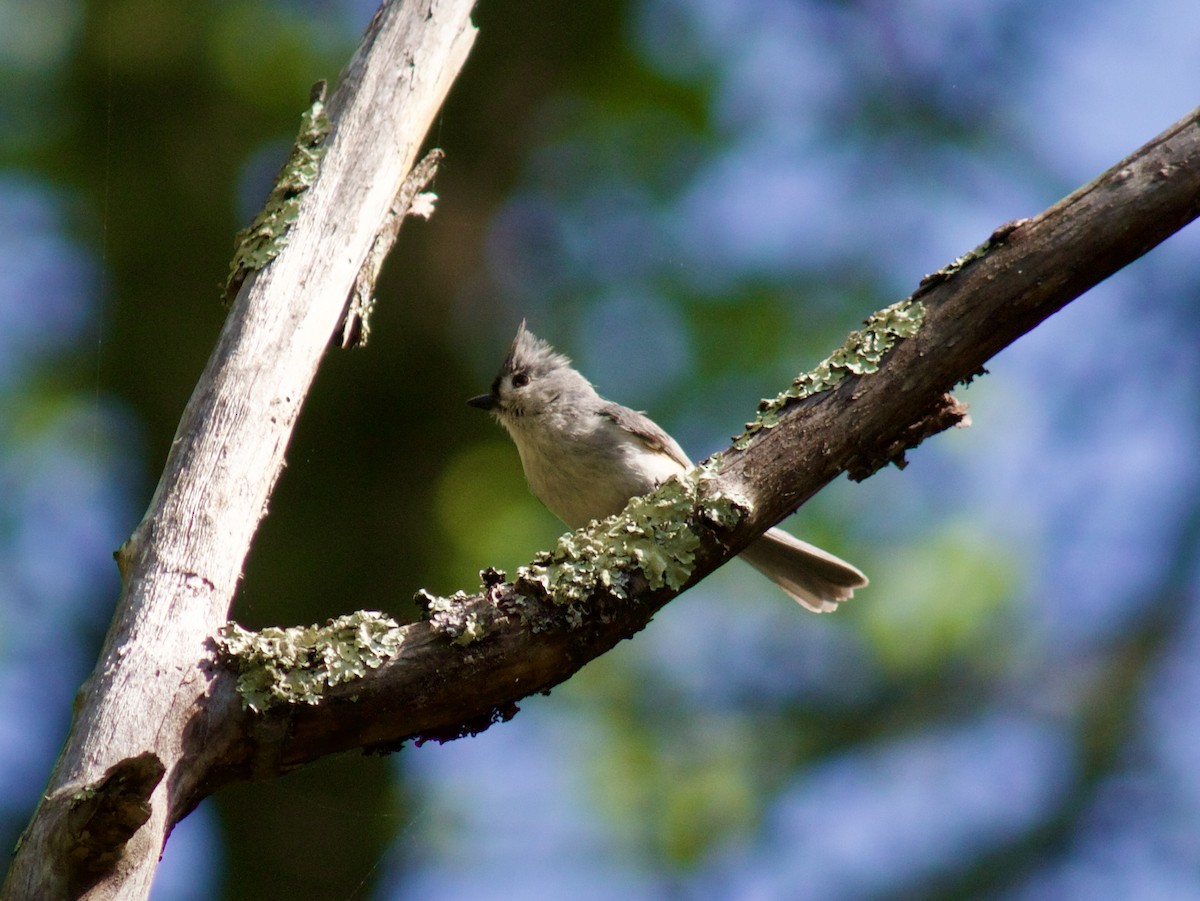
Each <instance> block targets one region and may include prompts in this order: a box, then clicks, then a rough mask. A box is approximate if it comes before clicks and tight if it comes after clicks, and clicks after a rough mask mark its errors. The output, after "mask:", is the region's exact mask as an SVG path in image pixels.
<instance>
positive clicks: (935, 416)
mask: <svg viewBox="0 0 1200 901" xmlns="http://www.w3.org/2000/svg"><path fill="white" fill-rule="evenodd" d="M970 424H971V417H970V415H968V413H967V405H966V404H964V403H963V402H962V401H960V400H959V399H958V398H956V397H955V396H954V395H953V394H943V395H942V396H941V397H940V398H939V399H938V401H937V403H936V404H935V405H934V407H933V409H932V410H930V411H929V412H928V413H926V414H925V415H924V416H922V417H921V418H920V419H918V420H917V421H916V422H914V423H911V424H910V425H909V426H908V427H907V428H905V429H904V430H903V431H902V432H900V434H899V435H898V436H896V437H894V438H891V439H890V440H887V441H885V442H883V443H881V444H879V445H877V446H875V447H862V448H859V453H858V454H857V455H856V456H855V457H854V458H853V459H851V460H850V461H849V462H847V464H846V467H845V469H846V475H848V476H849V477H850V478H851V479H853V480H854V481H855V482H861V481H863V480H864V479H866V478H867V477H868V476H871V475H873V474H874V473H875V472H877V471H878V470H880V469H882V468H883V467H884V466H886V465H887V464H889V463H894V464H896V467H897V468H898V469H903V468H904V467H905V466H907V465H908V461H907V460H906V459H905V458H904V453H905V451H908V450H911V449H912V448H914V447H916V446H917V445H918V444H920V443H921V442H922V441H924V440H925V439H926V438H928V437H929V436H930V435H936V434H937V433H938V432H942V431H945V430H946V429H948V428H950V427H952V426H953V427H956V428H960V429H965V428H967V427H968V426H970Z"/></svg>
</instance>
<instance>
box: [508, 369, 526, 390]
mask: <svg viewBox="0 0 1200 901" xmlns="http://www.w3.org/2000/svg"><path fill="white" fill-rule="evenodd" d="M528 384H529V373H527V372H514V373H513V377H512V386H513V387H514V388H524V387H525V386H526V385H528Z"/></svg>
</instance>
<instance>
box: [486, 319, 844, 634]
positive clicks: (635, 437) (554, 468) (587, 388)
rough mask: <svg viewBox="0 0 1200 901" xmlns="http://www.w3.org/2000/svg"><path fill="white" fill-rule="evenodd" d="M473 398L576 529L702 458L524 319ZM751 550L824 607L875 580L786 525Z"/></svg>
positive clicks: (755, 559) (762, 566) (786, 585)
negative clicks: (604, 388)
mask: <svg viewBox="0 0 1200 901" xmlns="http://www.w3.org/2000/svg"><path fill="white" fill-rule="evenodd" d="M467 403H468V404H470V405H471V406H472V407H478V408H479V409H481V410H488V411H490V412H491V413H492V415H494V416H495V417H496V419H497V420H499V422H500V424H501V425H502V426H504V428H506V429H507V430H508V434H509V435H511V436H512V440H513V443H514V444H516V446H517V451H518V452H519V453H520V455H521V465H522V467H523V468H524V469H525V479H526V481H528V482H529V487H530V489H531V490H532V491H533V493H534V495H536V496H537V498H538V500H540V501H541V502H542V503H543V504H545V505H546V507H547V508H549V510H550V512H551V513H553V514H554V515H555V516H557V517H558V518H559V519H561V520H562V521H563V522H565V523H566V524H567V525H568V526H569V527H570V528H572V529H578V528H579V527H580V526H584V525H587V523H589V522H590V521H591V520H593V519H603V518H604V517H606V516H611V515H612V514H614V513H618V512H620V511H621V510H622V509H623V508H624V507H625V504H626V503H627V502H628V501H629V499H630V498H632V497H635V496H636V495H640V494H646V493H648V492H650V491H653V490H654V489H655V488H657V487H658V486H659V485H661V484H662V483H663V482H664V481H666V480H667V479H668V478H670V477H671V476H673V475H675V474H676V473H681V472H684V471H685V470H687V469H690V468H691V466H692V463H691V461H690V460H688V458H687V455H686V454H685V453H684V452H683V450H682V448H680V446H679V445H678V444H677V443H676V442H675V439H674V438H672V437H671V436H670V435H668V434H667V433H666V432H664V431H663V430H662V429H661V428H659V427H658V426H657V425H656V424H655V423H653V422H652V421H651V420H650V419H649V418H648V417H646V416H645V415H644V414H642V413H639V412H637V411H636V410H630V409H629V408H628V407H622V406H621V405H620V404H615V403H613V402H612V401H607V400H605V399H604V398H603V397H601V396H600V395H599V394H597V393H596V389H595V388H593V387H592V384H591V382H589V381H588V380H587V379H585V378H584V377H583V376H582V375H580V374H579V373H578V372H576V371H575V369H573V368H572V366H571V361H570V360H569V359H567V358H566V357H565V356H563V355H562V354H560V353H556V352H555V351H554V348H552V347H551V346H550V345H549V344H547V343H546V342H545V341H543V340H541V339H540V338H537V337H535V336H534V335H533V333H532V332H530V331H529V330H528V329H526V328H525V323H524V322H522V323H521V327H520V328H519V329H517V337H516V338H515V339H514V340H513V343H512V349H511V350H509V352H508V356H507V357H506V358H505V360H504V364H503V365H502V366H501V367H500V372H499V374H497V376H496V380H495V381H494V382H492V390H491V392H490V393H488V394H481V395H479V397H473V398H471V399H470V400H469V401H467ZM742 559H743V560H745V561H746V562H747V563H749V564H750V565H751V566H753V567H754V568H755V569H757V570H758V571H759V572H761V573H762V574H763V575H765V576H766V577H767V578H768V579H770V580H771V581H772V582H774V583H775V584H776V585H778V586H779V587H780V588H782V589H783V590H784V591H786V592H787V593H788V594H789V595H790V596H791V597H792V598H793V599H795V600H796V601H797V602H799V603H800V604H802V605H804V606H805V607H807V608H808V609H809V610H812V611H815V612H817V613H824V612H827V611H829V610H833V609H834V608H836V607H837V605H838V603H839V602H841V601H844V600H847V599H848V598H850V597H852V596H853V595H854V589H855V588H861V587H862V586H864V585H866V584H867V577H866V576H864V575H863V574H862V572H860V571H859V570H858V569H857V568H855V567H853V566H851V565H850V564H849V563H847V562H846V561H844V560H840V559H838V558H837V557H835V556H833V554H829V553H826V552H825V551H823V550H821V549H820V548H818V547H814V546H813V545H811V544H807V543H805V542H803V541H800V540H799V539H798V538H793V537H792V536H791V535H789V534H788V533H787V532H784V531H782V530H781V529H771V530H770V531H768V532H767V533H766V534H765V535H763V536H762V538H760V539H758V540H757V541H755V542H754V543H753V544H751V545H750V546H749V547H748V548H746V549H745V550H744V551H743V552H742Z"/></svg>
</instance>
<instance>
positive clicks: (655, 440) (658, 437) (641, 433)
mask: <svg viewBox="0 0 1200 901" xmlns="http://www.w3.org/2000/svg"><path fill="white" fill-rule="evenodd" d="M599 413H600V415H601V416H603V417H605V418H606V419H611V420H612V421H613V422H615V423H616V424H617V425H618V426H619V427H620V428H622V429H624V430H625V431H626V432H629V434H631V435H634V436H636V437H637V438H639V439H641V441H642V442H643V443H644V444H645V445H646V446H647V447H648V448H650V450H653V451H658V452H659V453H660V454H666V455H667V456H668V457H670V458H671V459H672V460H674V461H675V462H676V463H678V464H679V465H680V466H684V467H687V468H688V469H690V468H691V466H692V461H691V460H689V459H688V457H687V454H685V453H684V452H683V448H682V447H680V446H679V442H677V441H676V440H675V439H674V438H672V437H671V436H670V435H668V434H667V433H666V432H665V431H663V429H662V427H661V426H660V425H659V424H658V423H656V422H655V421H654V420H653V419H651V418H650V417H649V416H647V415H646V414H645V413H639V412H638V411H637V410H631V409H629V408H628V407H622V406H621V405H620V404H615V403H613V402H612V401H606V402H605V403H604V404H603V405H602V406H601V407H600V410H599Z"/></svg>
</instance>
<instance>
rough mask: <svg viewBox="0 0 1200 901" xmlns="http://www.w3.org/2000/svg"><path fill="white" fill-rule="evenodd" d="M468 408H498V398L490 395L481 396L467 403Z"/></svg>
mask: <svg viewBox="0 0 1200 901" xmlns="http://www.w3.org/2000/svg"><path fill="white" fill-rule="evenodd" d="M467 406H468V407H478V408H479V409H480V410H490V409H492V408H493V407H495V406H496V398H494V397H492V396H491V395H490V394H481V395H479V396H478V397H472V398H471V399H470V400H469V401H467Z"/></svg>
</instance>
